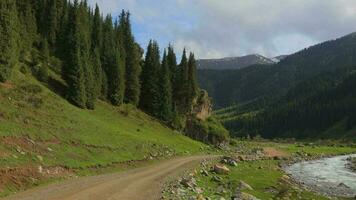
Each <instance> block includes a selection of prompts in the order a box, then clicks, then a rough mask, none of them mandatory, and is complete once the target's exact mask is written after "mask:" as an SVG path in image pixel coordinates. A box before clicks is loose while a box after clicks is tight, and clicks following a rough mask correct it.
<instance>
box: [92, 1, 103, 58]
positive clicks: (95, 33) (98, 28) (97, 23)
mask: <svg viewBox="0 0 356 200" xmlns="http://www.w3.org/2000/svg"><path fill="white" fill-rule="evenodd" d="M102 43H103V29H102V19H101V16H100V9H99V6H98V4H96V6H95V13H94V17H93V30H92V50H94V49H98V50H99V51H100V50H101V47H102Z"/></svg>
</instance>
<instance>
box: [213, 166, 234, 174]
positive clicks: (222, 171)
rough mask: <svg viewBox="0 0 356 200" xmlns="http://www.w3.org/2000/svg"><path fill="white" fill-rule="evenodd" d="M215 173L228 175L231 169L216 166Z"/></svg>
mask: <svg viewBox="0 0 356 200" xmlns="http://www.w3.org/2000/svg"><path fill="white" fill-rule="evenodd" d="M214 172H215V173H217V174H228V173H229V172H230V169H229V168H227V167H226V166H225V165H218V164H216V165H214Z"/></svg>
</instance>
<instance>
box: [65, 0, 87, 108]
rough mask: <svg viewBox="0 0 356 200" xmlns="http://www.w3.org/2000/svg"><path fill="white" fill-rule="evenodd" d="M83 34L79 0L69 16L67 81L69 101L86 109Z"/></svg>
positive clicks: (76, 0) (75, 2)
mask: <svg viewBox="0 0 356 200" xmlns="http://www.w3.org/2000/svg"><path fill="white" fill-rule="evenodd" d="M80 37H81V34H80V12H79V5H78V0H75V1H74V4H73V6H72V7H71V12H70V16H69V33H68V38H67V42H68V47H70V48H68V60H67V67H68V69H66V73H67V75H66V81H67V84H68V94H67V97H68V100H69V101H70V102H72V103H73V104H74V105H76V106H78V107H80V108H85V107H86V104H87V102H86V94H85V77H84V76H85V75H84V69H83V65H82V58H81V43H80V40H81V38H80Z"/></svg>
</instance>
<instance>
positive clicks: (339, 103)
mask: <svg viewBox="0 0 356 200" xmlns="http://www.w3.org/2000/svg"><path fill="white" fill-rule="evenodd" d="M355 86H356V67H353V68H345V69H338V70H336V71H332V72H325V73H322V74H320V75H318V76H315V77H313V78H311V79H309V80H307V81H303V82H301V83H300V84H298V85H297V86H295V87H293V88H292V89H290V90H289V91H288V93H287V94H286V95H285V96H283V97H282V98H280V99H279V100H278V101H275V102H274V103H272V104H270V105H269V106H266V107H264V108H263V109H260V110H254V111H253V110H250V111H249V112H245V113H241V112H238V108H235V110H236V111H235V112H232V111H231V110H227V111H224V110H222V111H221V112H220V113H218V115H219V116H220V117H219V118H220V119H223V120H224V123H225V125H226V126H227V127H228V128H229V129H230V130H231V131H232V132H234V133H235V134H236V135H238V136H246V135H247V134H250V135H256V134H261V135H262V136H263V137H265V138H276V137H288V138H311V137H316V138H337V139H342V138H350V139H353V140H356V132H355V128H356V90H355Z"/></svg>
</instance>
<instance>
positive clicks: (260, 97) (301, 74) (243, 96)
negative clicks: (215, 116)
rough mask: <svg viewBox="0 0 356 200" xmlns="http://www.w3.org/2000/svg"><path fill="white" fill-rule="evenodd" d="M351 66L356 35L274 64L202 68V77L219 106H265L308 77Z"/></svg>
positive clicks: (355, 56)
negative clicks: (235, 67)
mask: <svg viewBox="0 0 356 200" xmlns="http://www.w3.org/2000/svg"><path fill="white" fill-rule="evenodd" d="M347 66H356V36H355V34H350V35H347V36H344V37H341V38H339V39H336V40H330V41H327V42H324V43H321V44H318V45H315V46H312V47H309V48H306V49H304V50H302V51H299V52H297V53H295V54H292V55H289V56H287V57H285V58H284V59H283V60H281V61H280V62H278V63H276V64H273V65H252V66H249V67H245V68H243V69H239V70H211V69H210V70H207V69H200V70H199V71H198V80H199V83H200V86H201V87H202V88H204V89H206V90H207V91H208V92H209V94H210V95H211V96H212V97H213V99H214V103H215V106H216V108H222V107H228V106H231V105H234V104H246V103H251V102H258V104H260V105H261V104H264V103H265V102H268V101H273V99H276V98H279V97H281V96H283V95H284V94H286V93H287V92H288V90H289V89H290V88H292V87H294V86H295V85H297V84H298V83H300V82H302V81H304V80H307V79H310V78H312V77H313V76H316V75H318V74H320V73H322V72H325V71H331V70H334V69H338V68H343V67H347Z"/></svg>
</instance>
